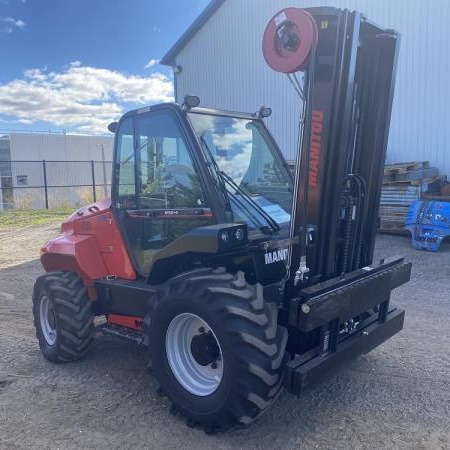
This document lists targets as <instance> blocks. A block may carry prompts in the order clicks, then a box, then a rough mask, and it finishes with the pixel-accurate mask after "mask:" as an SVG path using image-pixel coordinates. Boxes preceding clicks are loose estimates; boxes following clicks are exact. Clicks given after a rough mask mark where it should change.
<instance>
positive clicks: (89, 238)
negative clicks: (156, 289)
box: [41, 200, 136, 300]
mask: <svg viewBox="0 0 450 450" xmlns="http://www.w3.org/2000/svg"><path fill="white" fill-rule="evenodd" d="M61 231H62V233H61V235H60V236H58V237H56V238H54V239H52V240H50V241H49V242H47V243H46V244H45V246H44V247H43V248H42V249H41V263H42V265H43V267H44V269H45V270H46V271H47V272H50V271H55V270H56V271H58V270H67V271H70V272H75V273H76V274H78V275H79V276H80V278H81V279H82V280H83V282H84V284H85V286H86V287H87V288H88V289H89V296H90V297H91V299H93V300H94V299H96V298H97V294H96V289H95V287H94V281H95V280H98V279H102V278H108V277H111V278H122V279H126V280H134V279H136V272H135V270H134V268H133V265H132V263H131V259H130V256H129V255H128V252H127V250H126V247H125V244H124V241H123V239H122V236H121V234H120V231H119V228H118V226H117V223H116V221H115V219H114V217H113V215H112V213H111V202H110V201H109V200H103V201H101V202H98V203H94V204H92V205H89V206H86V207H83V208H81V209H79V210H78V211H76V212H75V213H74V214H72V216H70V217H69V218H68V219H67V220H66V221H65V222H64V223H63V224H62V227H61Z"/></svg>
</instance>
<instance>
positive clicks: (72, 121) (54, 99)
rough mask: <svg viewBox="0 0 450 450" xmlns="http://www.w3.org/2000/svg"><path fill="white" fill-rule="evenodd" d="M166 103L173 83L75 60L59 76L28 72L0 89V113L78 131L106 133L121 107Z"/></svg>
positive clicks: (163, 76)
mask: <svg viewBox="0 0 450 450" xmlns="http://www.w3.org/2000/svg"><path fill="white" fill-rule="evenodd" d="M168 101H173V85H172V81H171V80H170V79H169V78H168V77H167V76H165V75H163V74H160V73H153V74H151V75H149V76H148V77H139V76H136V75H125V74H123V73H120V72H116V71H113V70H108V69H100V68H95V67H84V66H82V65H81V63H80V62H79V61H75V62H73V63H72V64H71V65H70V67H69V68H67V69H66V70H64V71H61V72H50V71H48V70H46V69H29V70H26V71H25V72H24V77H23V78H22V79H16V80H13V81H11V82H9V83H7V84H3V85H0V114H2V115H5V116H8V117H9V116H12V117H15V118H17V121H22V123H35V122H37V121H45V122H49V123H50V124H53V125H55V126H57V127H65V128H72V129H74V130H78V131H89V132H105V130H106V127H107V125H108V123H110V122H111V121H113V120H117V119H118V118H119V117H120V115H121V114H122V113H123V112H124V111H125V109H131V108H134V107H138V106H140V105H144V104H151V103H159V102H168ZM24 121H26V122H24Z"/></svg>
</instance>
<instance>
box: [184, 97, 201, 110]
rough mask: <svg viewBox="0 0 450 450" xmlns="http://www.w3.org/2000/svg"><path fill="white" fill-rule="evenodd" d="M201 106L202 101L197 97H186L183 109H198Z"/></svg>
mask: <svg viewBox="0 0 450 450" xmlns="http://www.w3.org/2000/svg"><path fill="white" fill-rule="evenodd" d="M198 105H200V99H199V98H198V97H197V96H196V95H186V96H185V97H184V101H183V107H184V108H186V109H192V108H197V106H198Z"/></svg>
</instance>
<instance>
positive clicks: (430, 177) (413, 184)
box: [380, 161, 446, 234]
mask: <svg viewBox="0 0 450 450" xmlns="http://www.w3.org/2000/svg"><path fill="white" fill-rule="evenodd" d="M445 182H446V177H445V176H439V169H437V168H436V167H430V165H429V163H428V161H418V162H410V163H402V164H390V165H386V166H385V168H384V178H383V188H382V191H381V200H380V231H381V232H385V233H402V234H403V233H405V230H404V226H405V216H406V213H407V211H408V209H409V207H410V206H411V204H412V203H413V202H414V201H416V200H420V199H423V198H425V197H426V196H428V197H430V196H434V195H439V194H440V192H441V188H442V186H443V184H445Z"/></svg>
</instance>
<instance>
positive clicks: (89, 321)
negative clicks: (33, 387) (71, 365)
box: [33, 272, 94, 363]
mask: <svg viewBox="0 0 450 450" xmlns="http://www.w3.org/2000/svg"><path fill="white" fill-rule="evenodd" d="M42 302H46V306H47V310H49V311H50V312H49V314H47V317H50V316H51V319H49V318H47V319H46V320H47V323H50V322H51V325H50V327H51V328H52V329H54V335H53V336H54V337H53V339H52V338H50V337H48V338H46V334H47V336H48V335H49V333H46V332H45V330H44V329H43V327H45V325H43V322H42V320H41V311H42V308H41V305H42ZM91 305H92V302H91V300H90V299H89V297H88V295H87V289H86V287H85V286H84V284H83V281H82V280H81V278H80V277H79V276H78V275H77V274H75V273H72V272H50V273H48V274H46V275H43V276H41V277H39V278H38V279H37V280H36V283H35V285H34V292H33V316H34V326H35V328H36V336H37V338H38V341H39V347H40V348H41V351H42V354H43V355H44V357H45V358H46V359H48V360H49V361H52V362H56V363H61V362H67V361H75V360H77V359H80V358H82V357H83V356H84V355H85V354H86V353H87V351H88V350H89V347H90V345H91V343H92V339H93V335H94V314H93V311H92V307H91ZM44 309H45V307H44ZM53 340H54V342H53ZM49 341H50V342H49Z"/></svg>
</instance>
